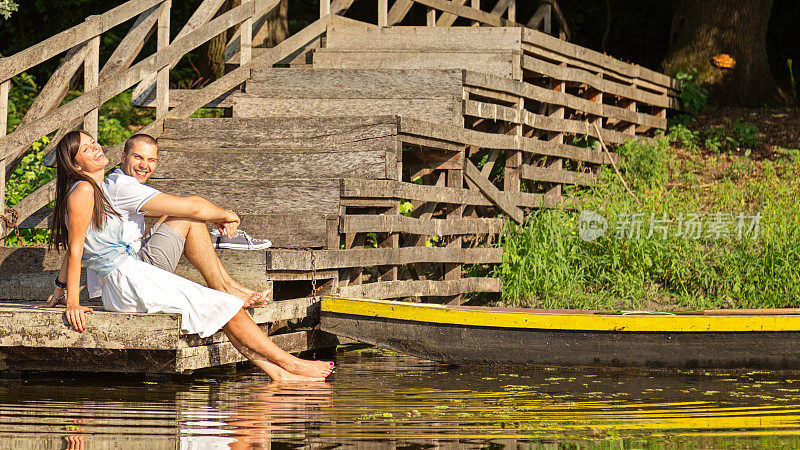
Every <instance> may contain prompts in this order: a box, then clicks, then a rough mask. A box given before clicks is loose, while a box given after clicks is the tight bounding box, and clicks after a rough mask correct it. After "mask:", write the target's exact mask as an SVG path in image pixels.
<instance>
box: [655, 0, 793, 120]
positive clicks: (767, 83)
mask: <svg viewBox="0 0 800 450" xmlns="http://www.w3.org/2000/svg"><path fill="white" fill-rule="evenodd" d="M772 2H773V0H721V1H707V0H679V1H677V2H676V3H675V13H674V16H673V21H672V30H671V32H670V50H669V53H668V54H667V57H666V58H665V59H664V62H663V63H662V65H663V67H664V71H665V72H666V73H667V74H669V75H675V74H676V73H677V72H679V71H681V70H687V69H689V68H691V67H694V68H696V69H697V70H698V71H699V80H698V81H699V82H700V84H702V85H705V86H706V87H707V88H708V89H709V92H710V94H711V97H712V98H713V99H715V100H716V101H717V102H718V103H719V104H720V105H730V106H733V105H736V106H748V107H759V106H762V105H764V104H767V105H771V106H774V105H779V104H785V103H786V102H787V99H786V97H785V96H784V95H783V94H782V93H781V92H780V89H779V88H778V85H777V84H776V83H775V79H774V78H773V76H772V72H770V69H769V64H768V62H767V49H766V36H767V26H768V24H769V16H770V11H771V10H772ZM723 53H726V54H728V55H730V56H731V57H732V58H733V59H734V60H735V62H736V63H735V66H734V67H733V68H732V69H728V68H720V67H717V66H715V65H714V63H713V62H712V57H714V56H716V55H719V54H723Z"/></svg>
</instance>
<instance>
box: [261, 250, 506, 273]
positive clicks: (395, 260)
mask: <svg viewBox="0 0 800 450" xmlns="http://www.w3.org/2000/svg"><path fill="white" fill-rule="evenodd" d="M312 253H313V260H312ZM501 256H502V249H499V248H455V247H402V248H357V249H348V250H314V251H313V252H312V251H306V250H278V249H275V250H267V269H268V270H312V267H313V268H317V269H345V268H348V267H369V266H383V265H405V264H412V263H419V262H436V263H467V264H470V263H471V264H490V263H500V262H501Z"/></svg>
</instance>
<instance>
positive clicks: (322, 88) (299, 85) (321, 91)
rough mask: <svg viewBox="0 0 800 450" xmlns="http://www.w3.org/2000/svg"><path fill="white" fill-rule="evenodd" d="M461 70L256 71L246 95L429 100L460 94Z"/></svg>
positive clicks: (278, 69) (254, 70)
mask: <svg viewBox="0 0 800 450" xmlns="http://www.w3.org/2000/svg"><path fill="white" fill-rule="evenodd" d="M461 78H462V73H461V71H460V70H427V69H418V70H407V71H404V72H400V71H397V70H377V69H376V70H369V69H365V70H359V71H354V70H341V69H285V68H276V69H253V71H252V78H251V79H250V80H248V82H247V87H246V89H245V92H246V93H247V95H252V96H255V97H273V98H293V99H314V98H362V99H367V98H371V99H387V98H430V97H448V96H451V95H458V96H460V95H461Z"/></svg>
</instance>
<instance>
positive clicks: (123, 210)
mask: <svg viewBox="0 0 800 450" xmlns="http://www.w3.org/2000/svg"><path fill="white" fill-rule="evenodd" d="M157 164H158V145H157V143H156V140H155V139H153V137H151V136H149V135H147V134H135V135H133V136H131V137H130V138H129V139H128V140H127V141H126V142H125V148H124V150H123V151H122V162H121V164H120V167H119V169H117V170H115V171H114V172H112V173H111V174H110V175H109V176H108V177H107V178H106V180H105V181H104V182H103V189H104V191H105V192H106V195H108V199H109V201H110V202H111V204H112V205H113V206H114V208H115V209H116V210H117V211H118V212H119V213H120V215H121V216H122V219H123V222H124V229H123V233H124V236H123V240H124V241H125V242H126V243H127V244H128V245H130V246H131V248H132V249H133V250H135V251H136V252H137V253H138V255H139V258H140V259H141V260H142V261H144V262H146V263H148V264H151V265H154V266H156V267H159V268H161V269H164V270H167V271H170V272H174V271H175V268H176V267H177V265H178V261H179V260H180V257H181V254H183V255H185V256H186V259H188V260H189V262H190V263H192V265H194V266H195V267H196V268H197V270H198V271H199V272H200V274H201V275H202V276H203V278H204V279H205V281H206V284H207V285H208V287H210V288H212V289H216V290H219V291H223V292H227V293H229V294H233V295H235V296H237V297H239V298H241V299H242V300H244V302H245V306H258V305H260V304H263V303H265V302H267V301H269V299H270V291H269V290H267V291H264V292H256V291H254V290H252V289H248V288H246V287H244V286H242V285H241V284H239V283H237V282H236V281H235V280H234V279H233V278H232V277H231V275H230V274H229V273H228V271H227V270H225V267H223V265H222V262H220V260H219V258H218V257H217V254H216V252H215V251H214V247H213V244H212V241H211V236H210V235H209V233H208V229H207V228H206V222H211V223H212V224H214V226H215V227H216V228H217V229H218V230H219V232H220V236H222V237H220V238H218V242H220V241H228V242H232V243H233V244H235V241H236V240H239V239H246V241H247V243H248V245H249V246H250V248H265V247H268V246H269V241H267V240H261V241H259V240H254V239H251V238H249V236H247V235H246V234H244V233H243V232H242V231H241V230H238V228H239V222H240V219H239V216H238V215H237V214H236V213H235V212H233V211H231V210H229V209H222V208H220V207H218V206H217V205H215V204H213V203H211V202H210V201H208V200H206V199H204V198H202V197H196V196H193V197H178V196H174V195H169V194H164V193H162V192H161V191H159V190H158V189H155V188H152V187H150V186H147V185H146V184H145V183H146V182H147V180H149V179H150V177H151V176H152V175H153V172H154V171H155V170H156V166H157ZM145 216H150V217H159V220H158V222H156V223H155V224H154V225H153V226H152V227H151V228H150V229H149V230H147V231H146V230H145V221H144V218H145ZM226 236H227V237H226ZM232 247H235V245H232ZM87 284H88V288H89V296H90V297H99V296H100V293H101V292H102V286H101V285H100V280H99V278H98V277H97V276H95V275H94V274H93V273H90V274H89V275H88V280H87Z"/></svg>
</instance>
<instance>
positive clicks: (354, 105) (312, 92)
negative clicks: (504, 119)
mask: <svg viewBox="0 0 800 450" xmlns="http://www.w3.org/2000/svg"><path fill="white" fill-rule="evenodd" d="M462 77H463V76H462V73H461V72H460V71H457V70H448V71H440V70H409V71H401V70H337V69H261V70H255V71H253V78H252V80H250V81H248V82H247V88H246V91H245V93H244V94H236V95H234V96H233V97H232V99H233V100H232V103H233V116H234V117H237V118H238V117H241V118H246V117H286V116H298V117H332V118H338V117H347V116H380V115H401V116H404V117H415V118H418V119H422V120H428V121H432V122H437V123H444V124H449V125H456V126H461V125H462V124H463V116H462V114H461V96H462V87H461V79H462Z"/></svg>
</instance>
